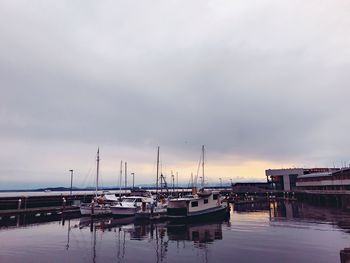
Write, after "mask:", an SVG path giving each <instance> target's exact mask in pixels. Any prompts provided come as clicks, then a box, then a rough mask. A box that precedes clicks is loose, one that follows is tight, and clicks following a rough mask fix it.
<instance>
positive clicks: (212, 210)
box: [167, 145, 227, 219]
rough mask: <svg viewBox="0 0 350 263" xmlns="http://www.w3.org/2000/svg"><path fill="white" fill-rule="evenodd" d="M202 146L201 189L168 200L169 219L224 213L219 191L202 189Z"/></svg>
mask: <svg viewBox="0 0 350 263" xmlns="http://www.w3.org/2000/svg"><path fill="white" fill-rule="evenodd" d="M204 154H205V152H204V145H203V146H202V156H201V161H202V182H201V185H202V189H200V190H199V191H198V192H197V191H196V189H194V190H195V191H193V192H194V194H193V195H189V196H184V197H181V198H175V199H170V200H169V201H168V207H167V216H168V218H169V219H190V218H202V217H204V216H209V215H210V216H212V215H215V214H220V213H225V212H226V211H227V205H226V204H222V203H221V200H220V192H219V191H209V190H205V189H204Z"/></svg>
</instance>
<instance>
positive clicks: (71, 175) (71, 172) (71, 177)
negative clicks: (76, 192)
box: [69, 169, 73, 195]
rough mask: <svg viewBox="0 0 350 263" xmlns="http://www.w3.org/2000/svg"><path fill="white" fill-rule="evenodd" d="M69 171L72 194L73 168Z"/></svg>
mask: <svg viewBox="0 0 350 263" xmlns="http://www.w3.org/2000/svg"><path fill="white" fill-rule="evenodd" d="M69 171H70V195H72V187H73V169H71V170H69Z"/></svg>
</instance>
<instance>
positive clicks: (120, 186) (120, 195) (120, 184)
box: [119, 161, 123, 198]
mask: <svg viewBox="0 0 350 263" xmlns="http://www.w3.org/2000/svg"><path fill="white" fill-rule="evenodd" d="M122 176H123V161H120V175H119V198H121V197H122Z"/></svg>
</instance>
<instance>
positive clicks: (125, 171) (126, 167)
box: [124, 162, 128, 191]
mask: <svg viewBox="0 0 350 263" xmlns="http://www.w3.org/2000/svg"><path fill="white" fill-rule="evenodd" d="M127 171H128V163H127V162H125V170H124V173H125V191H126V187H127V186H128V181H127V178H126V177H127V174H128V172H127Z"/></svg>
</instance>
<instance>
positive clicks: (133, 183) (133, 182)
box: [131, 173, 135, 189]
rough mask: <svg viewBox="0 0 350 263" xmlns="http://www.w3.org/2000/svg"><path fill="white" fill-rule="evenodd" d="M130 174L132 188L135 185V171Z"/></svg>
mask: <svg viewBox="0 0 350 263" xmlns="http://www.w3.org/2000/svg"><path fill="white" fill-rule="evenodd" d="M131 175H132V189H134V187H135V173H131Z"/></svg>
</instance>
